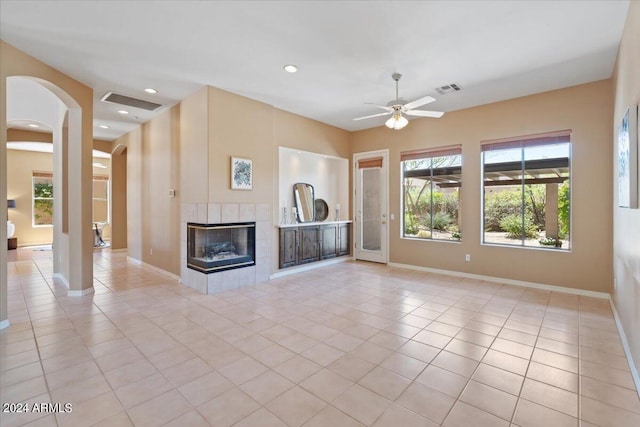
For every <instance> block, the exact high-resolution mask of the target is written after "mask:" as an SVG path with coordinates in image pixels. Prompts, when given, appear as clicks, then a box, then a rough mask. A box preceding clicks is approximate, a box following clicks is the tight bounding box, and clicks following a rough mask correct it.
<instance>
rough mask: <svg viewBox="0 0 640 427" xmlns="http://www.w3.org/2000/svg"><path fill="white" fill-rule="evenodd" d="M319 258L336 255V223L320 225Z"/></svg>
mask: <svg viewBox="0 0 640 427" xmlns="http://www.w3.org/2000/svg"><path fill="white" fill-rule="evenodd" d="M320 238H321V239H320V240H321V242H322V245H321V247H320V259H329V258H335V257H336V256H338V250H337V246H336V245H337V243H338V227H337V225H336V224H331V225H323V226H321V227H320Z"/></svg>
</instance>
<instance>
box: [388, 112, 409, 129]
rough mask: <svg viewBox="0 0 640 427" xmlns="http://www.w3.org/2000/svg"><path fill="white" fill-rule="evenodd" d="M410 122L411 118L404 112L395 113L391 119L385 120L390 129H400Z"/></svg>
mask: <svg viewBox="0 0 640 427" xmlns="http://www.w3.org/2000/svg"><path fill="white" fill-rule="evenodd" d="M408 124H409V120H407V118H406V117H404V116H403V115H402V113H400V112H397V113H394V114H393V116H391V118H390V119H389V120H387V121H386V122H385V126H386V127H388V128H389V129H395V130H400V129H402V128H403V127H405V126H406V125H408Z"/></svg>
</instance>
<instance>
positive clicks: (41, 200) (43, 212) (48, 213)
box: [31, 172, 53, 227]
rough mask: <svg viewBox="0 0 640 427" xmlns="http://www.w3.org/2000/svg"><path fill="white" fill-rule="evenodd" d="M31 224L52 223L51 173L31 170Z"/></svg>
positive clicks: (35, 225)
mask: <svg viewBox="0 0 640 427" xmlns="http://www.w3.org/2000/svg"><path fill="white" fill-rule="evenodd" d="M31 179H32V183H33V209H32V213H33V215H32V217H33V218H32V222H33V226H34V227H37V226H43V225H53V175H52V174H51V172H33V174H32V178H31Z"/></svg>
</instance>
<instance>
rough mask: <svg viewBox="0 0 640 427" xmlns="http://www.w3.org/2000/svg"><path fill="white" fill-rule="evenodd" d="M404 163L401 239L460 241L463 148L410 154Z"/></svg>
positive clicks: (402, 158) (403, 159) (404, 158)
mask: <svg viewBox="0 0 640 427" xmlns="http://www.w3.org/2000/svg"><path fill="white" fill-rule="evenodd" d="M401 160H402V192H403V229H402V237H405V238H417V239H431V240H453V241H459V240H460V239H461V238H462V234H461V229H460V220H461V217H460V211H459V207H460V187H461V185H462V173H461V172H462V155H461V148H460V147H448V148H441V149H435V150H424V151H417V152H415V151H414V152H407V153H402V154H401Z"/></svg>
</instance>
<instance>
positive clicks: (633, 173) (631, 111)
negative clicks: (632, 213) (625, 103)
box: [618, 105, 638, 209]
mask: <svg viewBox="0 0 640 427" xmlns="http://www.w3.org/2000/svg"><path fill="white" fill-rule="evenodd" d="M618 206H619V207H621V208H632V209H637V208H638V106H637V105H632V106H631V107H629V108H628V109H627V112H626V113H625V115H624V116H623V117H622V122H621V123H620V126H619V127H618Z"/></svg>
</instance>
